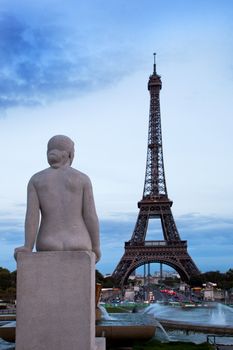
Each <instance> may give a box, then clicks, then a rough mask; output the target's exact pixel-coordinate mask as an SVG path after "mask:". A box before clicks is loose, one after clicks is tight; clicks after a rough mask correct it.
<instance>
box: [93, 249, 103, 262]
mask: <svg viewBox="0 0 233 350" xmlns="http://www.w3.org/2000/svg"><path fill="white" fill-rule="evenodd" d="M93 252H94V253H95V256H96V260H95V262H96V263H97V262H98V261H99V260H100V258H101V251H100V249H99V248H94V249H93Z"/></svg>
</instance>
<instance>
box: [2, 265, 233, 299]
mask: <svg viewBox="0 0 233 350" xmlns="http://www.w3.org/2000/svg"><path fill="white" fill-rule="evenodd" d="M16 275H17V271H13V272H10V271H9V270H8V269H6V268H3V267H0V300H4V301H13V300H15V299H16ZM96 282H97V283H100V284H101V285H102V287H105V288H111V287H119V285H118V283H117V281H115V280H114V279H113V278H112V277H111V276H109V277H107V278H105V277H104V276H103V275H102V274H101V272H99V271H98V270H96ZM207 282H214V283H217V287H218V288H221V289H223V290H230V289H233V269H229V270H228V271H227V272H225V273H222V272H219V271H209V272H204V273H202V274H200V275H197V276H193V277H191V279H190V286H191V287H202V285H203V284H204V283H207Z"/></svg>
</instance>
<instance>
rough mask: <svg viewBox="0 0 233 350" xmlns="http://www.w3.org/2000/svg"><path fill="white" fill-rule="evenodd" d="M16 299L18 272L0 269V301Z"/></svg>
mask: <svg viewBox="0 0 233 350" xmlns="http://www.w3.org/2000/svg"><path fill="white" fill-rule="evenodd" d="M15 298H16V271H13V272H10V271H9V270H7V269H4V268H2V267H0V299H2V300H6V301H11V300H15Z"/></svg>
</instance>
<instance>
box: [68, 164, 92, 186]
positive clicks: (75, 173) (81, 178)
mask: <svg viewBox="0 0 233 350" xmlns="http://www.w3.org/2000/svg"><path fill="white" fill-rule="evenodd" d="M69 169H70V171H71V172H72V174H73V176H75V177H76V179H77V180H79V181H80V182H82V183H83V184H84V185H85V184H90V183H91V180H90V178H89V176H87V175H86V174H84V173H82V172H81V171H79V170H77V169H74V168H72V167H70V168H69Z"/></svg>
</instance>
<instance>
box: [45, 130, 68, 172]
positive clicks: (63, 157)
mask: <svg viewBox="0 0 233 350" xmlns="http://www.w3.org/2000/svg"><path fill="white" fill-rule="evenodd" d="M47 157H48V163H49V165H50V166H52V167H57V166H56V165H58V166H59V165H62V164H63V163H64V162H65V163H67V162H69V165H71V164H72V161H73V159H74V142H73V141H72V140H71V139H70V138H69V137H68V136H64V135H56V136H53V137H52V138H51V139H50V140H49V142H48V149H47ZM60 163H61V164H60ZM65 163H64V164H65Z"/></svg>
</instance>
